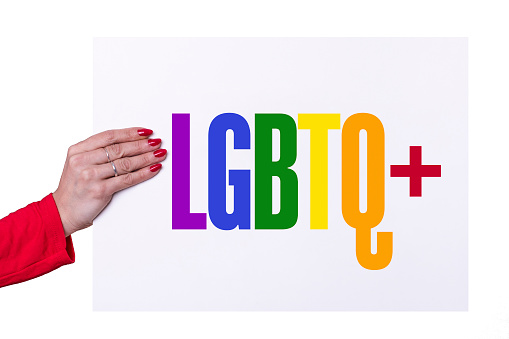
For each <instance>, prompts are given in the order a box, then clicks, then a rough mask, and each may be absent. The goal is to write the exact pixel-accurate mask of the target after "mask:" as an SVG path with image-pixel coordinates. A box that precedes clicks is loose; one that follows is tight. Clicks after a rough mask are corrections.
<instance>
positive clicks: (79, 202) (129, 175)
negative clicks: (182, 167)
mask: <svg viewBox="0 0 509 339" xmlns="http://www.w3.org/2000/svg"><path fill="white" fill-rule="evenodd" d="M140 129H142V127H132V128H126V129H119V130H110V131H105V132H102V133H99V134H95V135H93V136H91V137H90V138H88V139H86V140H83V141H81V142H79V143H77V144H76V145H73V146H71V147H69V151H68V152H67V159H66V161H65V166H64V170H63V173H62V177H61V178H60V183H59V185H58V189H57V190H56V191H55V192H54V193H53V198H54V199H55V203H56V205H57V208H58V212H59V213H60V218H61V219H62V224H63V227H64V233H65V236H66V237H67V236H69V235H71V234H72V233H74V232H76V231H79V230H82V229H84V228H87V227H89V226H91V225H92V223H93V221H94V219H95V218H96V217H97V216H98V215H99V213H101V211H102V210H103V209H104V208H105V207H106V205H108V203H109V202H110V201H111V199H112V197H113V194H114V193H115V192H118V191H120V190H123V189H125V188H128V187H131V186H134V185H137V184H139V183H141V182H143V181H146V180H148V179H151V178H153V177H154V176H156V175H157V174H158V173H159V171H160V170H158V171H155V172H151V171H150V166H152V165H154V164H157V163H159V162H161V161H163V160H164V159H166V155H164V156H163V157H155V155H154V154H153V153H154V151H155V150H157V149H158V148H160V147H161V144H160V143H159V144H158V145H156V146H150V145H149V143H148V138H149V136H140V135H139V134H138V130H140ZM104 148H106V149H107V150H108V153H109V156H110V160H111V161H113V163H114V164H115V167H116V169H117V172H118V176H117V177H115V176H114V174H115V173H114V171H113V167H112V165H111V164H110V163H109V162H108V158H107V156H106V152H105V150H104Z"/></svg>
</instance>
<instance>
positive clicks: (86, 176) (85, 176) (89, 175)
mask: <svg viewBox="0 0 509 339" xmlns="http://www.w3.org/2000/svg"><path fill="white" fill-rule="evenodd" d="M96 174H97V172H96V170H95V168H85V169H84V170H83V171H81V173H80V178H81V180H83V181H90V180H92V179H94V178H95V176H96Z"/></svg>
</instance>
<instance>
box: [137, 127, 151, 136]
mask: <svg viewBox="0 0 509 339" xmlns="http://www.w3.org/2000/svg"><path fill="white" fill-rule="evenodd" d="M152 133H154V132H153V131H152V130H151V129H148V128H142V129H139V130H138V134H139V135H141V136H142V137H144V136H147V135H150V134H152Z"/></svg>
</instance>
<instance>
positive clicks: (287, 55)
mask: <svg viewBox="0 0 509 339" xmlns="http://www.w3.org/2000/svg"><path fill="white" fill-rule="evenodd" d="M466 71H467V40H466V39H447V38H436V39H433V38H410V39H408V38H240V39H238V38H173V39H172V38H166V39H164V38H161V39H148V38H147V39H136V38H134V39H126V38H122V39H109V38H103V39H96V40H95V41H94V130H95V131H96V132H99V131H104V130H108V129H113V128H118V127H127V126H149V127H151V128H154V129H155V135H154V136H155V137H161V138H162V140H163V147H165V148H167V149H168V150H169V152H170V153H171V150H172V142H171V135H172V132H171V130H172V129H171V113H172V112H190V116H191V117H190V120H191V121H190V125H191V127H190V133H191V143H190V148H191V151H190V156H191V171H190V173H191V185H190V187H191V188H190V193H191V200H190V207H191V211H193V212H207V211H208V208H207V202H208V197H207V193H208V190H207V187H208V186H207V185H208V177H207V174H208V154H207V153H208V151H207V150H208V147H209V143H208V130H209V126H210V123H211V121H212V120H213V119H214V118H215V117H216V116H217V115H218V114H220V113H222V112H236V113H238V114H241V115H242V116H243V117H244V118H245V119H246V120H247V122H248V123H249V125H250V129H251V134H250V136H251V145H252V146H251V150H241V151H237V150H233V143H232V138H231V134H230V135H229V136H228V137H226V140H227V146H226V149H227V150H228V152H227V156H226V158H227V159H228V160H227V163H228V164H227V168H228V169H250V170H251V183H250V184H251V188H252V189H251V211H252V212H251V225H254V219H255V218H254V211H255V209H256V206H255V203H254V200H255V199H254V186H255V185H254V181H255V180H254V174H253V169H254V152H256V151H257V150H256V147H255V146H254V144H255V141H254V139H255V137H254V134H255V124H254V113H255V112H284V113H285V114H289V115H290V116H292V118H293V119H294V121H295V122H297V112H329V113H340V115H341V121H342V124H345V121H347V119H348V117H349V116H350V115H352V114H354V113H357V112H370V113H372V114H375V115H376V116H377V117H378V118H379V119H380V121H381V122H382V123H383V128H384V131H385V143H386V147H385V149H386V151H385V159H386V161H385V169H386V174H385V182H386V189H385V199H386V200H385V215H384V218H383V220H382V222H381V223H380V224H379V225H378V226H377V227H376V228H374V229H373V230H372V234H373V235H372V239H373V241H372V247H373V248H374V251H377V250H376V241H375V239H376V234H377V232H387V231H389V232H393V237H394V253H393V257H392V260H391V263H390V264H389V266H387V267H386V268H384V269H383V270H366V269H364V268H363V267H362V266H361V265H359V263H358V261H357V258H356V257H355V230H354V229H353V228H352V227H350V226H348V225H347V224H346V222H344V220H343V216H342V214H341V208H340V206H341V185H342V182H341V166H342V165H341V152H342V151H341V147H342V146H343V145H342V142H341V140H340V139H341V130H331V131H329V133H328V134H329V138H328V139H329V142H328V150H329V152H328V168H329V175H328V187H329V193H328V205H329V222H328V229H327V230H310V226H309V224H310V221H309V220H310V215H309V210H310V207H309V206H310V181H309V168H310V162H309V149H310V141H309V130H308V131H306V130H299V131H297V160H296V162H295V164H294V165H293V166H292V170H294V171H295V173H296V175H297V177H298V198H299V206H298V220H297V223H296V224H295V226H293V227H292V228H291V229H288V230H254V229H253V228H254V226H251V227H252V229H251V230H238V229H235V230H231V231H222V230H218V229H217V228H216V227H215V226H214V225H213V224H212V222H211V221H210V218H208V227H207V230H202V231H187V232H186V231H178V230H172V229H171V214H172V211H171V204H172V200H171V190H172V185H171V178H172V168H171V160H170V161H166V162H164V165H163V166H164V170H163V171H161V172H160V174H158V176H157V178H156V179H154V180H150V182H148V183H145V184H143V185H138V186H136V187H134V188H132V189H130V190H126V191H123V192H121V193H119V194H117V196H116V197H115V200H114V201H112V202H111V204H110V205H108V207H107V209H106V210H105V211H104V212H103V213H102V214H101V215H100V216H99V217H98V218H97V219H96V221H95V228H94V264H93V265H94V285H93V288H94V309H95V310H100V311H102V310H106V311H118V310H120V311H123V310H136V311H157V310H165V311H182V310H191V311H200V310H206V311H209V310H210V311H214V310H228V311H239V310H248V311H258V310H263V311H267V310H272V311H288V310H290V311H294V310H299V311H302V310H305V311H312V310H319V311H326V310H334V311H379V310H382V311H394V310H397V311H430V310H431V311H450V310H454V311H459V310H460V311H463V310H466V309H467V255H468V252H467V207H468V206H467V202H468V201H467V193H468V191H467V167H468V164H467V115H466V114H467V74H466ZM275 139H276V140H278V138H275ZM363 141H364V142H360V144H361V146H360V149H361V150H364V151H365V150H366V144H365V139H363ZM410 145H422V152H423V163H424V164H440V165H441V166H442V176H441V177H440V178H424V179H423V180H422V184H423V194H422V197H420V198H410V197H409V180H408V178H406V179H402V178H391V177H390V164H407V163H408V161H409V146H410ZM345 146H346V147H348V145H345ZM273 151H274V152H276V151H277V152H276V153H279V149H278V146H275V147H274V150H273ZM278 157H279V156H276V157H275V158H276V159H277V158H278ZM362 159H366V157H365V156H364V157H363V158H362ZM360 171H361V173H363V175H361V177H364V178H366V172H365V167H363V166H361V170H360ZM359 186H362V185H359ZM230 188H231V186H230ZM359 191H360V192H361V194H360V201H365V200H366V186H364V188H362V187H360V188H359ZM230 192H231V191H230ZM274 195H275V196H277V198H275V199H274V200H275V201H278V202H279V190H278V189H274ZM232 198H233V197H232V195H227V199H226V201H227V202H226V203H227V204H228V202H230V203H232V200H233V199H232ZM277 205H279V204H277ZM278 208H279V207H278ZM141 211H151V212H150V215H147V214H146V213H142V212H141ZM120 234H121V236H120ZM119 258H122V260H119Z"/></svg>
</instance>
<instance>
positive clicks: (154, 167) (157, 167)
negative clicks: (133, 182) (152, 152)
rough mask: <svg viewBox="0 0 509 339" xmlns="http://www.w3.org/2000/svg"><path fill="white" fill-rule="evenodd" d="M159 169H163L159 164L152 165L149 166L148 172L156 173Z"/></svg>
mask: <svg viewBox="0 0 509 339" xmlns="http://www.w3.org/2000/svg"><path fill="white" fill-rule="evenodd" d="M161 167H163V165H161V164H155V165H152V166H150V172H157V171H159V170H160V169H161Z"/></svg>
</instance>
